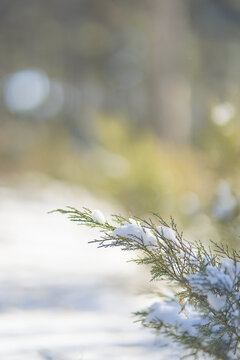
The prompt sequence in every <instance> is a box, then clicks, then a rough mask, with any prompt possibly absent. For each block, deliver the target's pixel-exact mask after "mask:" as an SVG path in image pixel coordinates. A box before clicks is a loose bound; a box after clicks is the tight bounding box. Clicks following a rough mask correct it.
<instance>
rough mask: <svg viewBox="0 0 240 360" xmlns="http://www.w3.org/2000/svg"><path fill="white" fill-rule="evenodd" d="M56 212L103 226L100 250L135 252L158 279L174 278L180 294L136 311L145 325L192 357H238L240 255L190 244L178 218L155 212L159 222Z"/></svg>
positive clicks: (214, 245) (221, 247) (218, 247)
mask: <svg viewBox="0 0 240 360" xmlns="http://www.w3.org/2000/svg"><path fill="white" fill-rule="evenodd" d="M55 211H56V212H60V213H62V214H64V215H67V216H68V217H69V219H70V220H71V221H74V222H77V223H78V224H79V225H86V226H88V227H93V228H99V229H100V231H101V237H100V239H97V240H94V241H91V242H92V243H96V244H97V245H98V247H100V248H101V247H104V248H107V247H120V248H121V249H122V250H126V251H135V252H136V254H137V255H136V256H135V258H134V261H135V262H136V263H137V264H147V265H148V266H150V269H151V275H152V280H153V279H155V280H156V279H161V280H168V282H169V284H172V285H174V293H173V295H172V297H169V298H168V300H167V301H165V302H160V303H156V304H153V305H152V307H150V308H149V309H146V310H144V311H139V312H136V316H137V317H138V319H139V321H141V323H142V324H143V326H145V327H147V328H153V329H155V330H156V331H157V332H159V333H161V334H164V335H167V336H168V337H169V338H170V339H172V340H173V341H174V342H177V343H179V344H180V345H181V347H182V349H185V353H184V354H185V355H187V356H190V357H194V358H196V359H197V358H199V359H202V358H203V357H204V356H208V358H209V356H210V358H213V359H222V360H234V359H238V356H239V341H240V304H239V293H240V262H239V261H240V253H239V252H237V251H236V250H230V249H229V248H228V246H225V245H223V244H220V245H219V244H217V243H214V242H211V247H210V246H209V247H208V248H206V247H205V246H204V245H203V244H202V243H201V242H200V241H196V242H193V243H190V242H189V241H187V240H185V239H184V237H183V234H182V233H180V232H179V231H178V229H177V226H176V224H175V222H174V220H173V219H170V222H169V223H167V222H166V221H164V220H163V219H162V218H161V217H160V216H159V215H157V214H153V216H154V219H155V222H153V221H152V219H147V220H141V219H139V218H135V219H125V218H124V217H122V216H119V215H113V216H112V221H111V222H108V221H105V218H104V217H103V216H100V217H99V218H96V217H94V216H93V214H94V212H92V211H91V210H89V209H87V208H83V209H82V210H81V211H79V210H77V209H75V208H72V207H68V208H67V209H66V210H63V209H58V210H55ZM95 211H96V210H95ZM103 219H104V220H103ZM169 309H170V312H169ZM166 312H169V319H168V318H166V316H165V313H166ZM185 313H186V314H187V315H185ZM185 355H184V356H185Z"/></svg>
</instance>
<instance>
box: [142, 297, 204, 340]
mask: <svg viewBox="0 0 240 360" xmlns="http://www.w3.org/2000/svg"><path fill="white" fill-rule="evenodd" d="M159 321H160V322H163V323H164V324H165V325H167V326H176V327H177V328H178V329H179V330H180V331H181V332H187V333H188V334H189V335H192V336H196V335H197V334H198V329H197V326H199V325H203V324H204V322H205V323H207V319H205V320H203V318H202V317H201V315H200V314H199V313H198V312H196V311H195V310H194V309H193V308H192V307H191V306H190V305H186V306H185V307H184V311H182V309H181V306H180V305H179V303H176V302H173V301H169V302H156V303H154V304H153V305H152V306H151V307H150V308H149V315H148V316H147V317H146V323H151V322H156V323H158V322H159Z"/></svg>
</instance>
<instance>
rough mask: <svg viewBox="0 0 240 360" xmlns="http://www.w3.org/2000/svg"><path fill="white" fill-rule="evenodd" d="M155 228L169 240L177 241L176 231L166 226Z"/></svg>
mask: <svg viewBox="0 0 240 360" xmlns="http://www.w3.org/2000/svg"><path fill="white" fill-rule="evenodd" d="M157 230H158V232H159V233H160V235H162V236H163V237H164V238H165V239H167V240H170V241H174V242H176V241H177V236H176V231H174V230H173V229H171V228H170V227H168V226H157Z"/></svg>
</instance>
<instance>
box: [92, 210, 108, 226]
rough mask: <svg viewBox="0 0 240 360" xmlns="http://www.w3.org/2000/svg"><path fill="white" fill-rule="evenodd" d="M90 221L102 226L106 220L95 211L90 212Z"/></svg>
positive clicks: (99, 212)
mask: <svg viewBox="0 0 240 360" xmlns="http://www.w3.org/2000/svg"><path fill="white" fill-rule="evenodd" d="M92 219H93V221H95V222H97V223H99V224H104V223H105V222H106V219H105V216H104V215H103V213H102V212H101V211H100V210H97V209H96V210H93V211H92Z"/></svg>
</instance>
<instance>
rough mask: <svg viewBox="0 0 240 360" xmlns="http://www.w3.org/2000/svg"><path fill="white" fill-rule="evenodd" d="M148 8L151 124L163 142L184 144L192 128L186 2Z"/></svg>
mask: <svg viewBox="0 0 240 360" xmlns="http://www.w3.org/2000/svg"><path fill="white" fill-rule="evenodd" d="M149 5H150V16H149V30H150V52H149V88H150V91H149V98H150V99H149V106H150V112H149V113H150V119H149V121H150V122H151V127H152V128H153V129H154V130H155V131H156V133H157V134H158V135H159V136H161V137H162V138H164V139H169V140H174V141H176V142H184V141H187V140H188V139H189V137H190V127H191V124H190V85H189V82H188V79H187V76H188V74H187V50H188V48H187V45H188V44H187V43H188V39H189V35H188V34H189V33H188V6H187V2H186V1H185V0H149Z"/></svg>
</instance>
